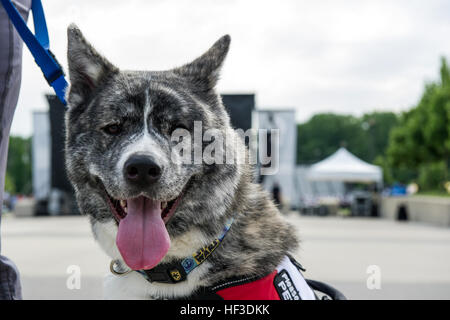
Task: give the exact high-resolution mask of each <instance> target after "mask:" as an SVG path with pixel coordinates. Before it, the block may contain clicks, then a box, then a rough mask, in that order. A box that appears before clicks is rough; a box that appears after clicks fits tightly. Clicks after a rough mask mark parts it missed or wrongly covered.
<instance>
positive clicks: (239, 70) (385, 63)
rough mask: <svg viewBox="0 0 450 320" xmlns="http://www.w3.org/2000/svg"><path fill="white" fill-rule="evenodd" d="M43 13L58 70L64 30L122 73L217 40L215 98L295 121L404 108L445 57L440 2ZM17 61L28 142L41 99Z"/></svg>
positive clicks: (449, 13) (148, 6) (51, 8)
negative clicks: (222, 42) (237, 95)
mask: <svg viewBox="0 0 450 320" xmlns="http://www.w3.org/2000/svg"><path fill="white" fill-rule="evenodd" d="M44 9H45V10H46V16H47V23H48V26H49V32H50V38H51V46H52V50H53V52H54V53H55V54H56V56H57V57H58V58H59V60H60V62H61V63H62V64H63V65H64V66H66V65H67V63H66V52H65V50H66V41H67V40H66V27H67V25H68V24H69V23H71V22H75V23H77V24H78V25H79V27H80V28H81V29H82V31H83V33H84V34H85V36H86V37H87V38H88V39H89V40H90V41H91V42H92V43H93V44H94V46H95V47H96V48H98V49H99V51H100V52H102V53H104V54H105V55H106V56H107V57H108V58H109V59H110V60H111V61H112V62H113V63H115V64H116V65H118V66H119V67H121V68H124V69H147V70H158V69H165V68H170V67H173V66H176V65H180V64H183V63H185V62H187V61H189V60H191V59H193V58H195V57H196V56H198V55H199V54H201V53H202V52H203V51H204V50H206V49H207V48H208V47H209V46H210V45H211V44H212V43H213V42H214V41H215V40H216V39H217V38H219V37H220V36H221V35H223V34H226V33H229V34H230V35H231V36H232V47H231V51H230V55H229V57H228V59H227V62H226V64H225V67H224V70H223V75H222V80H221V82H220V83H219V89H220V90H221V91H224V92H227V93H231V92H255V93H256V94H257V103H258V106H259V107H283V108H284V107H293V108H297V110H298V115H297V118H298V120H306V119H307V118H309V117H310V116H311V115H312V114H314V113H317V112H323V111H333V112H340V113H352V114H361V113H363V112H369V111H373V110H394V111H400V110H404V109H406V108H409V107H411V106H412V105H413V104H414V103H416V102H417V100H418V98H419V97H420V94H421V92H422V88H423V83H424V81H425V80H427V79H433V78H435V77H437V74H438V67H439V57H440V56H441V55H446V56H450V41H447V37H448V34H450V19H449V18H450V10H449V9H450V4H448V2H446V1H437V0H436V1H421V0H418V1H417V0H414V1H411V0H409V1H407V0H400V1H389V0H381V1H366V0H352V1H333V0H328V1H323V0H322V1H299V0H284V1H262V0H259V1H256V0H255V1H250V0H233V1H230V0H227V1H225V0H221V1H208V0H195V1H194V0H191V1H173V0H165V1H162V0H158V1H145V0H141V1H137V0H135V1H116V0H114V1H111V0H110V1H98V0H97V1H92V0H91V1H87V0H84V1H80V0H66V1H58V0H47V1H45V2H44ZM30 20H31V19H30ZM30 25H31V24H30ZM24 51H26V52H24V66H23V69H24V70H23V81H22V89H21V94H20V98H19V104H18V109H17V111H16V117H15V120H14V123H13V127H12V132H13V134H21V135H30V134H31V133H32V128H30V125H31V111H32V110H36V109H44V108H46V102H45V100H44V99H43V93H44V92H50V89H49V88H48V87H47V84H46V82H45V80H44V79H43V77H42V74H41V72H40V71H39V70H38V69H37V67H36V66H35V65H34V61H33V59H32V58H31V56H30V54H29V53H28V52H27V49H25V50H24Z"/></svg>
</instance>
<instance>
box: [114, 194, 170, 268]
mask: <svg viewBox="0 0 450 320" xmlns="http://www.w3.org/2000/svg"><path fill="white" fill-rule="evenodd" d="M127 207H128V214H127V215H126V217H125V218H123V219H122V220H121V221H120V222H119V231H118V233H117V238H116V244H117V247H118V248H119V251H120V254H121V255H122V258H123V259H124V260H125V263H126V264H127V265H128V266H129V267H130V268H131V269H133V270H141V269H151V268H153V267H155V266H156V265H157V264H158V263H159V262H160V261H161V260H162V258H163V257H164V256H165V255H166V253H167V251H168V250H169V247H170V238H169V234H168V233H167V230H166V226H165V224H164V221H163V219H162V218H161V202H159V201H154V200H151V199H149V198H145V197H143V196H141V197H138V198H134V199H130V200H128V201H127Z"/></svg>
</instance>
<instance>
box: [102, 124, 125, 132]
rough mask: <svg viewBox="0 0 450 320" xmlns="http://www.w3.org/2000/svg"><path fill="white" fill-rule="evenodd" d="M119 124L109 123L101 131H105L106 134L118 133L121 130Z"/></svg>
mask: <svg viewBox="0 0 450 320" xmlns="http://www.w3.org/2000/svg"><path fill="white" fill-rule="evenodd" d="M121 129H122V128H121V126H120V125H119V124H117V123H114V124H110V125H107V126H106V127H104V128H103V131H105V132H106V133H107V134H111V135H115V134H118V133H120V131H121Z"/></svg>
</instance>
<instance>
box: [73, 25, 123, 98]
mask: <svg viewBox="0 0 450 320" xmlns="http://www.w3.org/2000/svg"><path fill="white" fill-rule="evenodd" d="M67 41H68V45H67V60H68V64H69V77H70V91H69V94H68V102H69V104H70V105H71V106H74V105H79V104H80V103H82V102H84V101H86V99H87V98H88V97H89V96H90V95H91V93H92V92H93V91H94V90H95V89H97V88H98V86H99V85H101V83H102V81H104V80H105V79H106V78H107V77H108V76H110V75H111V74H112V73H115V72H118V69H117V68H116V67H115V66H114V65H112V64H111V63H110V62H109V61H108V60H106V59H105V58H104V57H103V56H102V55H100V54H99V53H98V52H97V51H96V50H95V49H94V48H93V47H92V46H91V45H90V44H89V43H88V42H87V40H86V39H85V38H84V37H83V34H82V33H81V31H80V29H78V27H77V26H76V25H75V24H71V25H70V26H69V27H68V28H67Z"/></svg>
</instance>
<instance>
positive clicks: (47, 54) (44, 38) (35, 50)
mask: <svg viewBox="0 0 450 320" xmlns="http://www.w3.org/2000/svg"><path fill="white" fill-rule="evenodd" d="M0 1H1V3H2V5H3V7H4V8H5V11H6V13H7V14H8V16H9V19H10V20H11V22H12V24H13V25H14V27H15V28H16V30H17V32H18V33H19V35H20V37H21V38H22V40H23V42H25V44H26V45H27V47H28V49H29V50H30V52H31V54H32V55H33V57H34V60H35V61H36V63H37V65H38V66H39V67H40V68H41V70H42V73H43V74H44V77H45V79H46V80H47V82H48V84H49V85H50V86H51V87H52V88H53V89H54V90H55V93H56V95H57V96H58V98H59V100H61V102H62V103H63V104H64V105H67V102H66V99H65V90H66V88H67V86H68V83H67V81H66V79H65V78H64V71H63V69H62V67H61V65H60V64H59V62H58V60H56V58H55V56H54V55H53V53H52V52H51V51H50V41H49V39H48V30H47V23H46V22H45V15H44V9H43V8H42V3H41V0H32V4H31V11H32V13H33V23H34V31H35V34H33V33H32V32H31V31H30V29H28V27H27V24H26V22H25V21H24V20H23V19H22V16H21V15H20V13H19V12H18V11H17V9H16V7H14V5H13V4H12V2H11V0H0Z"/></svg>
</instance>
